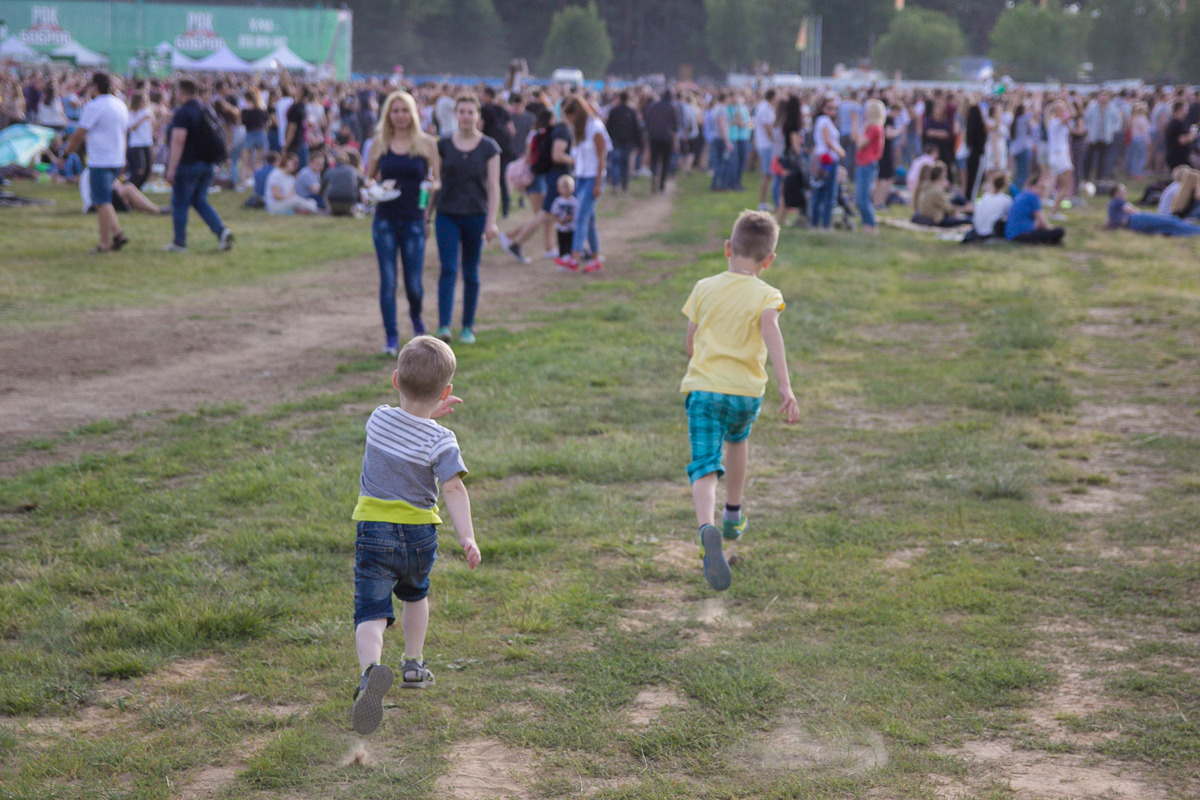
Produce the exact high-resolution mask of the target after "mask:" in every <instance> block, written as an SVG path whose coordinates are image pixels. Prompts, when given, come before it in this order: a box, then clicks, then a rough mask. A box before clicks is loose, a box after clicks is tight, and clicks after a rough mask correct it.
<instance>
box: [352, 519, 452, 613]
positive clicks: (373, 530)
mask: <svg viewBox="0 0 1200 800" xmlns="http://www.w3.org/2000/svg"><path fill="white" fill-rule="evenodd" d="M356 527H357V529H358V537H357V538H356V540H355V543H354V624H355V625H359V624H361V623H363V622H369V621H371V620H373V619H386V620H387V621H388V624H389V625H390V624H391V622H392V620H394V619H395V618H396V612H395V610H394V608H393V606H392V595H395V596H396V597H397V598H399V599H400V600H401V601H402V602H405V603H415V602H418V601H420V600H423V599H425V598H426V597H427V596H428V595H429V573H430V572H431V571H432V570H433V563H434V562H435V561H437V549H438V532H437V526H436V525H401V524H399V523H394V522H359V523H358V525H357V526H356Z"/></svg>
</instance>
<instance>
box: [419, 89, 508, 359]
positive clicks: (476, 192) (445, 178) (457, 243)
mask: <svg viewBox="0 0 1200 800" xmlns="http://www.w3.org/2000/svg"><path fill="white" fill-rule="evenodd" d="M454 121H455V122H457V123H458V130H457V131H455V132H454V134H453V135H451V136H447V137H445V138H444V139H440V140H438V155H439V156H441V160H442V188H441V192H440V193H439V195H438V201H437V212H438V213H437V223H436V225H435V234H436V236H437V243H438V257H439V258H440V259H441V262H442V272H441V275H440V276H439V277H438V330H437V337H438V338H439V339H441V340H442V341H443V342H449V341H450V339H451V333H450V322H451V318H452V316H453V313H454V293H455V289H456V288H457V286H458V272H459V254H460V252H461V255H462V276H463V310H462V330H461V331H460V332H459V335H458V341H459V342H461V343H462V344H474V343H475V330H474V328H475V308H476V306H477V305H478V303H479V257H480V254H481V252H482V250H483V242H484V240H486V241H489V242H490V241H491V240H492V239H494V238H495V237H496V235H497V234H498V233H499V232H500V231H499V228H497V227H496V214H497V212H498V211H499V210H500V145H498V144H496V141H495V140H494V139H490V138H488V137H487V136H484V135H483V134H482V133H481V132H480V131H479V98H478V97H476V96H475V95H474V94H471V93H466V94H462V95H459V97H458V99H457V101H455V103H454Z"/></svg>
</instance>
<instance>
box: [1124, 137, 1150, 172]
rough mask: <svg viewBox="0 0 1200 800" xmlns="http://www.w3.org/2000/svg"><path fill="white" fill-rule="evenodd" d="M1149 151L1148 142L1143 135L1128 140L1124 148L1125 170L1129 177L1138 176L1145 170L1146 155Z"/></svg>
mask: <svg viewBox="0 0 1200 800" xmlns="http://www.w3.org/2000/svg"><path fill="white" fill-rule="evenodd" d="M1149 151H1150V143H1149V142H1148V141H1147V140H1146V138H1145V137H1142V136H1139V137H1135V138H1133V139H1130V140H1129V147H1127V148H1125V172H1126V174H1128V175H1129V176H1130V177H1133V178H1140V177H1142V173H1143V172H1145V170H1146V156H1147V155H1148V154H1149Z"/></svg>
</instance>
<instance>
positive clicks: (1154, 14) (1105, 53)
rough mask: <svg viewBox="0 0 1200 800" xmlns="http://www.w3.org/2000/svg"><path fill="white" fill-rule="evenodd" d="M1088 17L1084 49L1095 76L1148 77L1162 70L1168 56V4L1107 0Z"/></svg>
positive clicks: (1148, 1)
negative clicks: (1085, 46) (1088, 22)
mask: <svg viewBox="0 0 1200 800" xmlns="http://www.w3.org/2000/svg"><path fill="white" fill-rule="evenodd" d="M1090 17H1091V23H1090V25H1089V29H1088V35H1087V49H1086V52H1087V60H1088V61H1091V62H1092V64H1093V65H1094V67H1095V72H1094V75H1095V77H1097V78H1101V79H1110V78H1151V79H1152V78H1155V77H1157V76H1159V75H1160V74H1161V73H1162V71H1163V68H1164V67H1165V66H1166V63H1167V60H1168V58H1169V57H1170V42H1171V35H1170V33H1171V31H1170V18H1171V7H1170V6H1164V5H1163V4H1162V3H1161V2H1156V1H1155V0H1107V2H1105V3H1097V4H1096V5H1095V10H1094V11H1092V12H1091V14H1090Z"/></svg>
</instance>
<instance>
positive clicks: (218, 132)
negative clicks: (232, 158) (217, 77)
mask: <svg viewBox="0 0 1200 800" xmlns="http://www.w3.org/2000/svg"><path fill="white" fill-rule="evenodd" d="M196 134H197V136H196V157H197V158H199V159H200V160H201V161H206V162H208V163H209V164H220V163H221V162H222V161H224V160H225V159H227V158H229V145H228V144H226V142H225V126H224V125H222V124H221V118H220V117H219V116H217V110H216V109H215V108H213V107H212V106H211V105H209V104H208V103H201V104H200V124H199V125H198V126H197V128H196Z"/></svg>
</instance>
